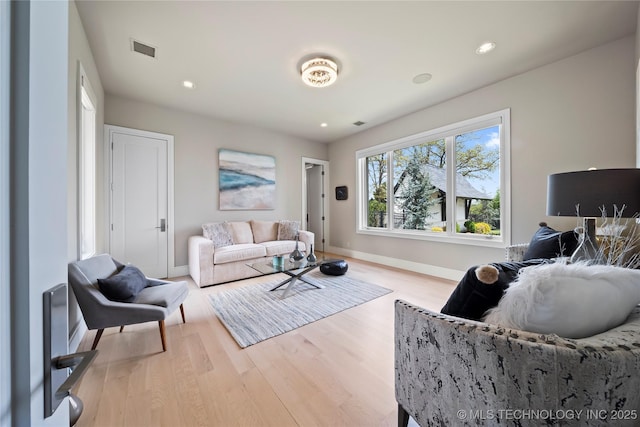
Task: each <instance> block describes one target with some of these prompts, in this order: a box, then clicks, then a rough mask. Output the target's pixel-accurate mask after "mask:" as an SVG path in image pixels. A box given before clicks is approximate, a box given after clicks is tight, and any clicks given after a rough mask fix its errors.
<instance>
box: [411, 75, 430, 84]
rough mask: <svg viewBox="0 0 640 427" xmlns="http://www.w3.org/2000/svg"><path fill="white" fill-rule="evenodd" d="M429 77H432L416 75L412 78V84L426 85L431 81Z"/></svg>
mask: <svg viewBox="0 0 640 427" xmlns="http://www.w3.org/2000/svg"><path fill="white" fill-rule="evenodd" d="M431 77H433V76H432V75H431V74H429V73H422V74H418V75H417V76H415V77H414V78H413V82H414V83H415V84H417V85H419V84H421V83H426V82H428V81H429V80H431Z"/></svg>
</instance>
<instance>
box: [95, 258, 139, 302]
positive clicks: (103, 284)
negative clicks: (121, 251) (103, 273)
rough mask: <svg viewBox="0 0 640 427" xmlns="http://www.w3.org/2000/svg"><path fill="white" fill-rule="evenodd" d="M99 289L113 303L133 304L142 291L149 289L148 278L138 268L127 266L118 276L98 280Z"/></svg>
mask: <svg viewBox="0 0 640 427" xmlns="http://www.w3.org/2000/svg"><path fill="white" fill-rule="evenodd" d="M98 287H99V288H100V292H102V293H103V294H104V296H106V297H107V298H108V299H110V300H111V301H118V302H133V300H135V299H136V297H137V296H138V294H139V293H140V291H142V290H143V289H144V288H146V287H147V278H146V277H145V275H144V273H143V272H142V271H140V270H139V269H138V268H137V267H134V266H133V265H125V266H124V268H122V270H120V271H119V272H117V273H116V274H114V275H112V276H110V277H108V278H106V279H98Z"/></svg>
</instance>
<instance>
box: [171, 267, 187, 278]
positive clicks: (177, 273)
mask: <svg viewBox="0 0 640 427" xmlns="http://www.w3.org/2000/svg"><path fill="white" fill-rule="evenodd" d="M188 275H189V266H188V265H178V266H175V267H169V277H181V276H188Z"/></svg>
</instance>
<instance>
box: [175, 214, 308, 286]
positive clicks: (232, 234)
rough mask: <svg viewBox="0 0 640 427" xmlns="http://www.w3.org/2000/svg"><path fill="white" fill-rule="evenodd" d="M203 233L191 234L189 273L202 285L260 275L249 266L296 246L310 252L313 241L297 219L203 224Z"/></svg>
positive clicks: (287, 251)
mask: <svg viewBox="0 0 640 427" xmlns="http://www.w3.org/2000/svg"><path fill="white" fill-rule="evenodd" d="M202 230H203V235H202V236H191V237H189V243H188V245H189V247H188V253H189V274H190V275H191V277H192V278H193V280H194V281H195V282H196V284H197V285H198V286H200V287H203V286H210V285H217V284H219V283H224V282H230V281H232V280H239V279H246V278H249V277H255V276H259V275H260V274H261V273H259V272H258V271H256V270H254V269H252V268H251V267H249V266H247V264H250V263H255V262H259V261H265V262H266V261H270V260H271V259H272V257H273V256H274V255H288V254H290V253H291V252H292V251H293V250H294V249H295V246H296V242H295V235H296V233H298V236H299V244H298V249H299V250H300V251H302V252H303V253H306V250H307V248H309V247H310V245H312V244H313V240H314V235H313V233H312V232H310V231H305V230H299V223H298V222H297V221H255V220H251V221H233V222H222V223H207V224H203V225H202Z"/></svg>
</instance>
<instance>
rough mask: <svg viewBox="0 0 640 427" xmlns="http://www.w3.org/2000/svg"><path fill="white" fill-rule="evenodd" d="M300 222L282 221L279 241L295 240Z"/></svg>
mask: <svg viewBox="0 0 640 427" xmlns="http://www.w3.org/2000/svg"><path fill="white" fill-rule="evenodd" d="M299 229H300V221H289V220H282V221H280V222H279V223H278V240H295V239H296V235H297V234H298V230H299Z"/></svg>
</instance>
